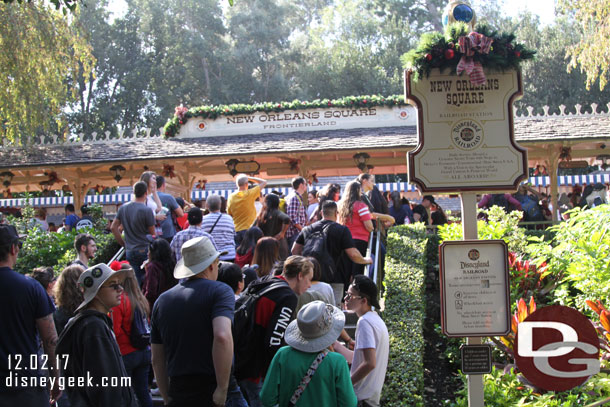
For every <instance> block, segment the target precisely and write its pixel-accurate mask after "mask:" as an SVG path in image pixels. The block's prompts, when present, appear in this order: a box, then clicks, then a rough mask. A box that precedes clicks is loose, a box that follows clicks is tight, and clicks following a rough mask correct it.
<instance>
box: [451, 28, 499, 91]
mask: <svg viewBox="0 0 610 407" xmlns="http://www.w3.org/2000/svg"><path fill="white" fill-rule="evenodd" d="M492 42H493V39H491V38H489V37H486V36H484V35H483V34H479V33H477V32H471V33H470V34H468V35H467V36H462V37H460V39H459V40H458V44H459V46H460V48H459V49H460V52H461V53H462V54H464V55H462V58H461V59H460V62H459V63H458V65H457V68H456V72H457V74H458V75H459V74H461V73H462V72H463V71H466V73H467V74H468V75H469V76H470V83H472V84H473V85H475V86H480V85H483V84H485V80H486V79H485V72H483V65H481V62H479V61H475V60H474V58H473V57H474V55H475V54H480V55H486V54H489V50H490V48H491V43H492Z"/></svg>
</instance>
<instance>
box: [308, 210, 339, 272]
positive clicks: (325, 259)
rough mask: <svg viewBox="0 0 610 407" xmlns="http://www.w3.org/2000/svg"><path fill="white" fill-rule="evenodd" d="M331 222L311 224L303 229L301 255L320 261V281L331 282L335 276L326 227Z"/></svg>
mask: <svg viewBox="0 0 610 407" xmlns="http://www.w3.org/2000/svg"><path fill="white" fill-rule="evenodd" d="M332 224H333V222H328V223H327V224H313V225H311V226H310V227H309V230H305V234H304V235H303V238H304V240H305V245H304V246H303V252H302V255H303V256H306V257H313V258H315V259H316V260H318V263H320V268H321V269H322V277H321V278H320V281H323V282H325V283H332V282H333V281H334V276H335V269H336V267H335V261H334V260H333V258H332V257H331V255H330V253H329V252H328V242H327V237H328V228H329V227H330V226H331V225H332Z"/></svg>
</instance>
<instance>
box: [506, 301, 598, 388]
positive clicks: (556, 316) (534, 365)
mask: <svg viewBox="0 0 610 407" xmlns="http://www.w3.org/2000/svg"><path fill="white" fill-rule="evenodd" d="M514 351H515V362H516V363H517V367H518V368H519V370H520V371H521V372H522V373H523V375H524V376H525V377H526V378H527V379H528V380H529V381H530V382H531V383H532V384H534V385H535V386H538V387H540V388H543V389H545V390H550V391H565V390H569V389H572V388H574V387H576V386H579V385H581V384H583V383H584V382H585V381H587V379H588V378H589V377H591V376H592V375H595V374H597V373H599V369H600V364H599V338H598V337H597V332H596V331H595V328H594V327H593V325H592V324H591V322H590V321H589V320H588V319H587V317H585V316H584V315H582V314H581V313H580V312H578V311H576V310H574V309H572V308H569V307H564V306H562V305H551V306H549V307H544V308H540V309H538V310H537V311H536V312H534V313H533V314H531V315H530V316H529V317H527V318H526V319H525V320H524V321H523V322H521V323H520V324H519V326H518V328H517V335H516V338H515V348H514Z"/></svg>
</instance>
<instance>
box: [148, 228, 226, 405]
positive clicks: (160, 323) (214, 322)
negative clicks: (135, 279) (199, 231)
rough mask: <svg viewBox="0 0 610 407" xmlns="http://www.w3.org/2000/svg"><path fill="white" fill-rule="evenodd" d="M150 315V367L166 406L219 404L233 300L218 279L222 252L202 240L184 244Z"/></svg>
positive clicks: (223, 390)
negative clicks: (173, 282)
mask: <svg viewBox="0 0 610 407" xmlns="http://www.w3.org/2000/svg"><path fill="white" fill-rule="evenodd" d="M181 254H182V258H181V259H180V261H179V262H178V264H177V265H176V268H175V269H174V277H175V278H176V279H181V280H182V281H181V282H180V283H179V284H177V285H175V286H174V287H172V288H170V289H169V290H167V291H166V292H164V293H163V294H161V295H160V296H159V298H158V299H157V301H156V302H155V305H154V306H153V311H152V315H151V332H150V339H151V349H152V366H153V370H154V371H155V377H156V379H157V385H158V386H159V391H160V392H161V396H162V397H163V401H164V403H165V404H166V405H169V406H193V405H197V406H224V405H225V401H226V398H227V395H228V394H229V395H230V393H231V390H232V389H231V387H230V385H229V377H230V372H231V364H232V361H233V335H232V332H231V325H232V323H233V314H234V312H235V296H234V294H233V290H231V287H229V286H228V285H227V284H225V283H222V282H220V281H216V279H217V278H218V263H219V260H218V258H219V257H220V255H221V253H220V252H219V251H217V250H216V249H215V247H214V243H213V242H212V241H211V240H210V239H209V238H208V237H207V236H200V237H196V238H194V239H191V240H188V241H187V242H186V243H184V245H182V249H181Z"/></svg>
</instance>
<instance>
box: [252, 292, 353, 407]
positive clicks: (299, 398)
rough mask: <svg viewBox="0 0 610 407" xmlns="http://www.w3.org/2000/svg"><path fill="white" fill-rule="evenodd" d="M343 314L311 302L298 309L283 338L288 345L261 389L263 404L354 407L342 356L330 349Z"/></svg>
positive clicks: (276, 359) (328, 306) (283, 349)
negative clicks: (295, 317)
mask: <svg viewBox="0 0 610 407" xmlns="http://www.w3.org/2000/svg"><path fill="white" fill-rule="evenodd" d="M344 325H345V316H344V315H343V312H341V311H340V310H339V308H337V307H335V306H332V305H329V304H325V303H324V302H322V301H313V302H310V303H309V304H306V305H305V306H303V308H301V310H300V311H299V313H298V314H297V319H296V320H294V321H292V322H291V323H290V325H288V328H287V329H286V333H285V335H284V339H285V341H286V343H287V344H288V345H289V346H285V347H283V348H281V349H280V350H279V351H278V352H277V353H276V355H275V357H274V358H273V361H272V362H271V366H270V367H269V370H268V371H267V377H266V378H265V382H264V384H263V389H262V391H261V401H262V402H263V405H264V406H265V407H271V406H279V407H288V406H303V407H304V406H315V407H325V406H329V407H330V406H333V407H334V406H338V407H343V406H345V407H348V406H349V407H355V406H356V403H357V400H356V395H355V393H354V389H353V387H352V383H351V380H350V376H349V369H348V367H347V362H346V360H345V358H344V357H343V356H342V355H340V354H338V353H335V352H330V351H329V348H330V346H331V345H332V344H333V343H334V342H335V340H336V339H337V338H338V337H339V334H340V333H341V330H342V329H343V326H344Z"/></svg>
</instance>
